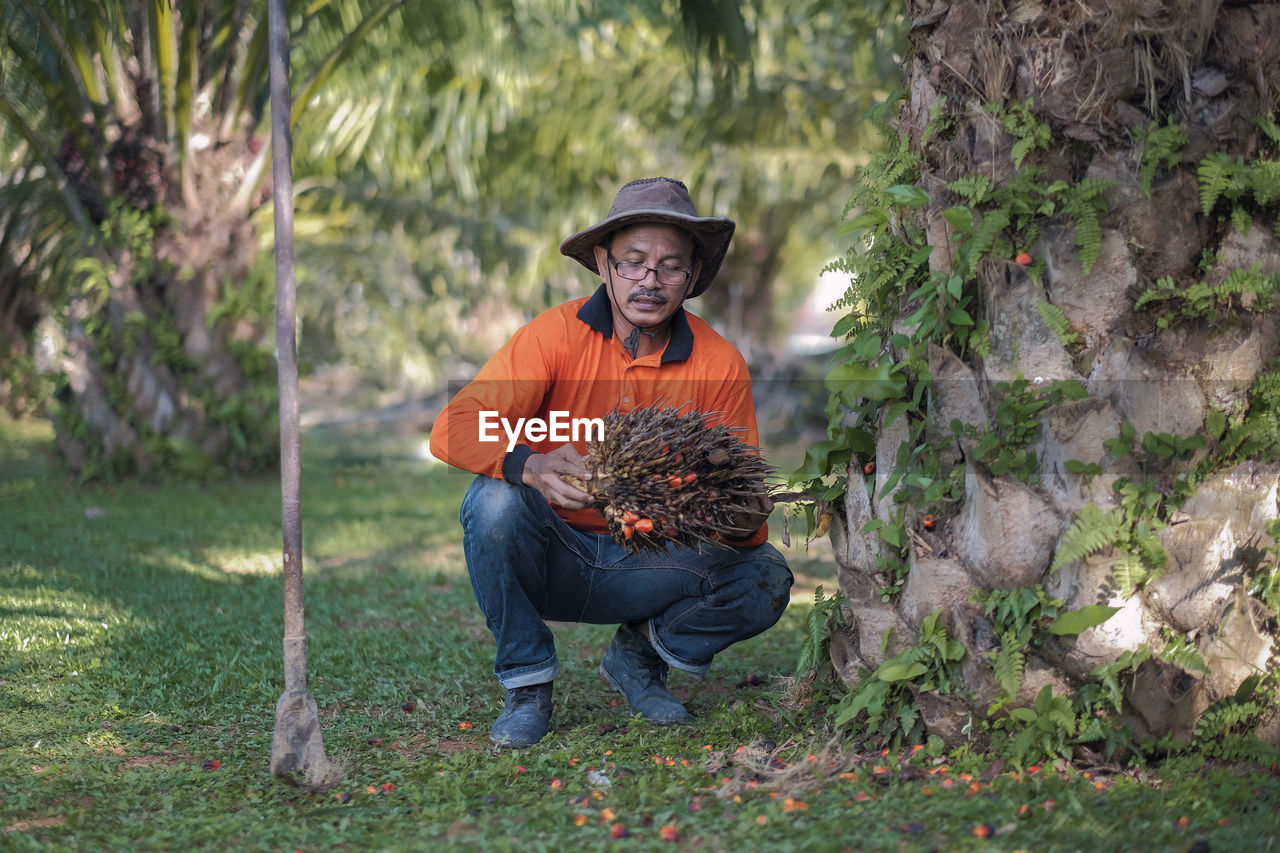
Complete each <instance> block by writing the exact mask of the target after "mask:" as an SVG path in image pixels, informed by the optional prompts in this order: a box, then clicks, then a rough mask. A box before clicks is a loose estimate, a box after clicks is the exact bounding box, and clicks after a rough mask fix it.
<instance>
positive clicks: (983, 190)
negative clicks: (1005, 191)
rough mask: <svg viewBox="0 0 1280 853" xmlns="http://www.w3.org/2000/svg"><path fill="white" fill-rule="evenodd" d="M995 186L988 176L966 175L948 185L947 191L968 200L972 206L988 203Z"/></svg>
mask: <svg viewBox="0 0 1280 853" xmlns="http://www.w3.org/2000/svg"><path fill="white" fill-rule="evenodd" d="M992 186H993V184H992V182H991V179H990V178H988V177H987V176H986V175H965V176H964V177H963V178H959V179H957V180H954V181H952V182H951V183H949V184H947V189H949V190H951V191H952V192H953V193H955V194H956V195H959V196H962V197H963V198H965V199H967V200H968V202H969V203H970V204H981V203H982V202H984V201H986V199H987V195H988V194H989V193H990V192H991V188H992Z"/></svg>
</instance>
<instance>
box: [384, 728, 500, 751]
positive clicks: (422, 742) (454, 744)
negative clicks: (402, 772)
mask: <svg viewBox="0 0 1280 853" xmlns="http://www.w3.org/2000/svg"><path fill="white" fill-rule="evenodd" d="M391 748H392V749H394V750H396V751H397V752H403V753H405V754H406V755H412V756H419V755H422V754H424V753H431V752H436V753H440V754H443V755H452V754H453V753H456V752H467V751H478V750H483V749H488V748H489V745H488V744H487V743H485V742H484V741H476V740H461V739H458V738H441V739H440V740H439V741H435V740H432V739H431V738H430V737H429V736H428V735H426V734H425V733H420V734H416V735H414V736H413V737H411V738H409V739H408V740H407V741H406V740H404V739H403V738H401V739H399V740H397V741H396V742H395V743H393V744H391Z"/></svg>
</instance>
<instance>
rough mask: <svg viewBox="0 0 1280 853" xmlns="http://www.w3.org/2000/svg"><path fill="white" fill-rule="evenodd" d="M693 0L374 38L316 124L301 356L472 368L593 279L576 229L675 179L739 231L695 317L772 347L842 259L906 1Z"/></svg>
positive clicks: (303, 129)
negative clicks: (870, 113)
mask: <svg viewBox="0 0 1280 853" xmlns="http://www.w3.org/2000/svg"><path fill="white" fill-rule="evenodd" d="M687 5H688V7H689V11H688V13H687V14H686V15H684V16H682V14H681V8H680V5H679V4H677V3H674V2H668V3H658V2H647V3H608V2H594V3H590V2H589V3H571V2H557V1H556V0H544V2H519V3H510V4H499V3H486V4H481V5H476V6H468V7H467V8H466V10H465V11H464V10H461V9H460V10H458V12H457V15H458V19H457V20H456V21H455V22H454V24H455V25H456V27H457V30H456V31H450V30H447V29H441V30H437V31H436V32H434V33H411V32H406V30H405V28H404V27H402V26H400V25H399V24H398V22H396V21H394V20H393V21H392V23H391V25H390V26H388V27H385V28H382V29H380V30H379V31H378V32H376V33H374V34H371V35H370V37H369V38H368V39H367V40H366V43H365V44H364V45H363V49H362V55H361V58H360V60H359V61H355V62H353V63H351V65H350V69H351V71H350V73H349V74H347V75H344V76H343V77H342V79H341V80H340V81H336V82H335V83H334V84H332V85H330V86H329V87H327V88H326V90H325V91H324V93H322V95H321V96H320V97H319V98H318V99H317V100H316V101H315V102H314V103H312V104H309V105H308V110H309V113H308V116H307V118H306V120H305V121H304V122H303V124H302V125H301V126H300V127H299V133H298V141H297V165H296V168H297V171H298V175H299V181H300V184H299V201H298V204H299V223H298V227H299V229H300V233H304V234H305V236H304V237H303V239H302V242H301V244H300V248H299V255H298V257H299V263H300V265H301V268H302V272H301V273H300V274H301V275H302V276H303V278H302V281H303V292H304V294H305V295H304V296H303V297H302V303H301V311H302V314H303V316H302V323H303V329H304V332H303V354H304V357H306V358H307V359H309V360H310V361H311V362H312V363H333V362H342V363H349V364H355V365H357V366H359V367H360V368H361V371H362V373H364V374H366V375H367V376H369V377H370V378H371V379H375V381H376V382H378V383H379V384H382V385H384V386H387V387H393V388H394V387H411V388H417V389H422V388H427V387H432V386H434V385H436V384H438V383H439V382H440V381H441V380H442V379H448V378H458V377H459V376H465V375H466V373H467V371H468V368H469V367H470V366H471V365H474V364H476V363H478V362H479V361H481V360H483V358H484V357H486V356H487V355H488V354H489V353H490V352H492V351H493V350H494V349H495V348H496V347H497V346H498V345H500V344H501V343H502V341H503V340H504V339H505V338H506V336H507V335H508V334H509V333H510V332H511V331H513V329H514V327H515V325H516V324H518V323H519V322H521V321H523V320H524V319H526V318H527V317H528V316H529V315H530V314H531V313H532V312H536V311H538V310H541V309H543V308H545V307H548V306H550V305H551V304H554V303H555V302H556V301H558V300H560V299H563V298H565V297H569V296H575V295H580V294H583V293H589V292H590V291H591V290H592V289H594V287H595V284H596V283H597V282H594V281H593V280H592V277H591V276H590V275H589V274H587V273H586V272H585V271H583V270H581V269H579V268H578V267H577V266H576V265H575V264H573V263H571V262H568V261H567V260H566V259H564V258H563V257H561V256H560V255H559V251H558V248H559V243H560V240H562V239H563V238H564V237H566V236H568V235H569V234H571V233H573V232H574V231H576V230H578V229H580V228H583V227H585V226H587V225H589V224H591V223H593V222H595V221H598V219H599V218H601V217H602V216H603V214H604V212H605V211H606V210H607V208H608V205H609V203H610V202H611V201H612V198H613V195H614V193H615V192H616V191H617V188H618V187H619V186H620V185H621V184H622V183H625V182H626V181H627V180H630V179H631V178H633V177H641V176H645V175H656V174H663V175H671V176H675V177H679V178H681V179H683V180H684V181H685V182H686V183H688V184H689V186H690V189H691V191H692V192H693V195H694V198H695V200H696V202H697V203H698V204H699V206H700V209H701V212H704V213H714V214H717V215H726V216H731V217H733V218H734V219H736V220H737V221H738V223H739V230H738V233H737V236H736V238H735V242H734V247H733V251H732V253H731V254H730V257H729V259H728V262H727V264H726V267H725V269H724V272H723V273H722V275H721V278H720V281H719V285H718V286H717V287H716V288H714V289H713V290H712V291H710V292H709V293H708V294H706V295H705V296H703V297H701V299H700V300H699V301H698V302H696V303H694V304H692V305H691V307H692V309H693V310H694V311H695V312H698V313H704V314H706V315H709V316H710V317H712V318H713V319H714V320H715V321H716V322H717V323H718V324H719V325H720V326H721V328H723V329H724V330H726V331H727V332H728V333H729V334H731V335H732V336H733V338H734V339H735V340H736V341H739V342H740V343H741V345H742V346H743V347H744V349H746V350H748V351H749V354H751V353H757V354H758V358H762V357H763V352H762V351H763V350H765V349H768V348H771V347H774V346H776V345H777V344H778V340H779V336H780V335H781V334H783V333H785V331H786V328H787V323H788V320H789V318H790V316H791V315H792V313H793V312H794V310H795V309H796V307H797V305H798V303H799V302H800V301H801V300H802V299H803V298H804V297H805V296H806V295H807V294H808V293H809V292H811V290H812V288H813V286H814V283H815V280H816V277H817V274H818V272H819V271H820V269H821V268H822V266H823V264H824V263H826V261H827V260H829V259H830V258H831V257H833V256H835V255H836V254H837V253H838V252H837V251H836V248H835V243H834V240H833V233H834V230H835V225H836V223H838V222H839V220H840V215H841V208H842V206H843V204H844V202H845V200H846V199H847V192H848V189H847V188H848V178H849V176H850V173H851V170H852V169H853V168H854V166H855V165H856V164H858V163H859V162H861V161H862V160H864V159H865V157H866V154H867V146H868V145H871V144H874V135H873V134H871V133H870V132H868V129H867V127H866V125H865V123H864V121H863V117H864V114H865V112H866V110H867V108H868V107H869V106H870V105H871V104H872V103H873V102H874V101H875V100H876V99H877V98H882V97H883V96H884V93H885V90H886V87H888V86H889V85H891V84H892V83H893V82H896V80H897V78H898V76H899V69H898V67H897V65H896V64H895V58H896V55H897V54H896V53H895V51H894V50H893V49H891V46H892V45H894V44H895V43H896V40H897V39H899V38H900V37H901V33H900V32H899V30H898V29H895V26H894V22H890V24H889V25H887V27H886V25H885V24H883V23H882V19H883V18H885V17H886V15H888V7H889V4H887V3H883V4H881V3H869V4H864V5H861V6H857V7H854V8H848V6H847V4H836V3H830V2H818V0H761V2H757V3H750V4H748V3H742V4H737V3H732V4H727V3H698V4H687ZM886 48H890V49H886ZM748 309H749V310H748ZM755 360H757V359H753V361H755Z"/></svg>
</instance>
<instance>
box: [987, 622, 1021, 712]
mask: <svg viewBox="0 0 1280 853" xmlns="http://www.w3.org/2000/svg"><path fill="white" fill-rule="evenodd" d="M987 657H988V658H989V659H990V660H991V669H992V671H993V672H995V676H996V683H998V684H999V685H1000V689H1001V690H1003V691H1004V692H1005V695H1007V696H1010V697H1013V696H1017V695H1018V690H1019V689H1021V687H1022V679H1023V676H1024V674H1025V672H1026V656H1025V655H1024V654H1023V653H1022V650H1021V649H1020V648H1018V647H1017V646H1016V639H1015V638H1014V637H1012V636H1006V638H1005V641H1004V643H1003V644H1002V645H1001V647H1000V648H998V649H996V650H995V651H993V652H988V653H987Z"/></svg>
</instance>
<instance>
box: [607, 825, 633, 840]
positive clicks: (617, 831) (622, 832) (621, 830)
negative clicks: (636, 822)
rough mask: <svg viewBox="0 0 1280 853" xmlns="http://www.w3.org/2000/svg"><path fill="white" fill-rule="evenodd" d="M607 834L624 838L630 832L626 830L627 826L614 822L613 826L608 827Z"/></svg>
mask: <svg viewBox="0 0 1280 853" xmlns="http://www.w3.org/2000/svg"><path fill="white" fill-rule="evenodd" d="M609 834H610V835H612V836H613V837H614V838H626V837H627V836H628V835H630V834H631V833H630V832H627V828H626V827H625V826H623V825H622V824H620V823H615V824H614V825H613V826H611V827H609Z"/></svg>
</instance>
